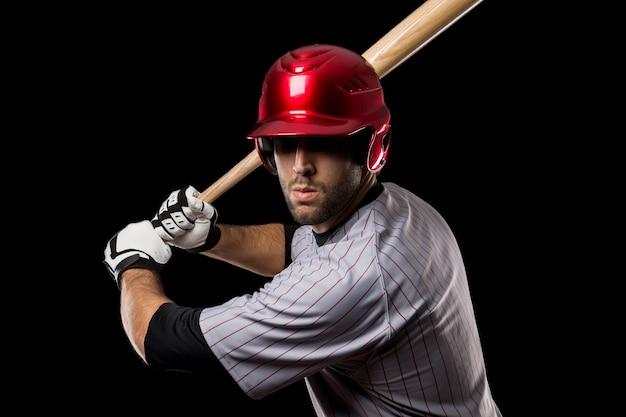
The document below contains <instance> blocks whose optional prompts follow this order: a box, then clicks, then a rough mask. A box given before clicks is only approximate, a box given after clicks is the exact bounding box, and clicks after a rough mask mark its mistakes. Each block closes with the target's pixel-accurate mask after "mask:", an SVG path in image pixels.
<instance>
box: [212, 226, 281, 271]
mask: <svg viewBox="0 0 626 417" xmlns="http://www.w3.org/2000/svg"><path fill="white" fill-rule="evenodd" d="M217 227H219V228H220V229H221V233H222V236H221V238H220V240H219V242H218V243H217V244H216V245H215V246H214V247H213V248H212V249H211V250H209V251H206V252H202V253H203V254H204V255H206V256H208V257H211V258H214V259H219V260H222V261H225V262H228V263H229V264H231V265H235V266H238V267H240V268H243V269H246V270H248V271H252V272H254V273H256V274H259V275H262V276H267V277H270V276H274V275H275V274H277V273H278V272H280V271H282V270H283V269H284V267H285V231H284V226H283V225H282V224H279V223H271V224H264V225H246V226H233V225H223V224H219V225H218V226H217Z"/></svg>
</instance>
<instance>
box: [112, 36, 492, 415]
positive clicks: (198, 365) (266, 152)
mask: <svg viewBox="0 0 626 417" xmlns="http://www.w3.org/2000/svg"><path fill="white" fill-rule="evenodd" d="M390 137H391V126H390V112H389V109H388V108H387V105H386V104H385V101H384V97H383V90H382V87H381V84H380V80H379V77H378V76H377V74H376V72H375V71H374V69H373V68H372V67H371V66H370V65H369V64H368V63H367V61H366V60H365V59H364V58H363V57H362V56H361V55H359V54H357V53H355V52H353V51H350V50H347V49H345V48H342V47H338V46H334V45H310V46H305V47H301V48H298V49H295V50H292V51H289V52H288V53H286V54H285V55H283V56H282V57H280V58H279V59H278V60H277V61H276V62H275V63H274V64H273V65H272V66H271V68H270V69H269V71H268V72H267V74H266V77H265V80H264V83H263V88H262V94H261V97H260V100H259V116H258V120H257V123H256V124H255V125H254V127H253V128H252V130H251V131H250V133H249V135H248V139H250V140H251V141H252V142H253V143H254V145H255V147H256V150H257V151H258V154H259V156H260V158H261V161H262V163H263V165H264V166H265V168H266V169H267V170H268V171H269V172H270V173H271V174H274V175H276V176H277V178H278V181H279V183H280V186H281V189H282V191H283V194H284V197H285V201H286V204H287V207H288V209H289V211H290V213H291V215H292V216H293V220H294V223H293V224H287V225H281V224H266V225H247V226H236V225H227V224H221V223H218V222H217V211H216V208H215V207H214V206H212V205H210V204H207V203H205V202H203V201H201V200H200V199H199V198H198V195H199V193H198V191H197V190H196V189H195V188H194V187H193V186H187V187H185V188H182V189H180V190H176V191H173V192H172V193H171V194H170V195H169V197H168V198H167V199H166V200H165V201H164V202H163V204H162V205H161V207H160V208H159V209H158V211H157V213H156V214H155V215H154V217H152V218H151V219H150V220H148V219H147V220H144V221H140V222H137V223H131V224H129V225H127V226H126V227H124V228H123V229H122V230H121V231H120V232H118V233H117V234H116V235H115V236H113V237H112V238H111V239H110V241H109V242H108V243H107V244H106V247H105V250H104V262H105V265H106V266H107V267H108V270H109V271H110V273H111V275H112V277H113V278H114V280H115V282H116V283H117V285H118V286H119V288H120V291H121V301H120V304H121V316H122V323H123V327H124V329H125V332H126V334H127V336H128V338H129V340H130V341H131V343H132V346H133V347H134V349H135V350H136V351H137V353H138V354H139V355H140V357H141V358H142V359H143V360H144V361H145V362H146V364H148V365H149V366H151V367H153V368H154V369H156V370H162V371H186V372H196V371H197V372H201V371H206V370H211V369H215V368H216V367H223V368H225V369H226V370H227V371H228V374H229V375H230V376H231V377H232V378H233V379H234V381H235V382H236V383H237V385H238V386H239V387H240V388H241V389H242V390H243V391H244V392H245V393H246V394H247V395H248V396H249V397H251V398H253V399H260V398H263V397H265V396H267V395H268V394H270V393H273V392H276V391H277V390H280V389H281V388H283V387H286V386H288V385H289V384H292V383H294V382H296V381H301V380H303V379H304V381H305V383H306V387H307V389H308V392H309V394H310V397H311V400H312V404H313V407H314V409H315V412H316V413H317V415H319V416H383V417H388V416H389V417H390V416H471V417H497V416H501V412H500V410H499V409H498V406H497V405H496V403H495V401H494V399H493V398H492V394H491V390H490V386H489V382H488V379H487V374H486V368H485V362H484V358H483V352H482V346H481V341H480V339H479V334H478V330H477V324H476V319H475V316H474V310H473V305H472V300H471V298H470V291H469V288H468V281H467V277H466V272H465V266H464V264H463V259H462V256H461V252H460V250H459V247H458V245H457V242H456V239H455V237H454V235H453V234H452V232H451V230H450V228H449V226H448V224H446V221H445V220H444V219H443V218H442V216H441V215H440V214H439V213H438V212H437V211H436V210H434V209H433V207H431V206H430V205H429V204H428V203H427V202H425V201H424V200H422V199H421V198H419V197H418V196H416V195H414V194H413V193H411V192H410V191H408V190H406V189H403V188H402V187H400V186H398V185H396V184H394V183H391V182H384V183H383V182H380V181H379V180H378V173H379V172H380V170H381V169H382V168H383V166H384V164H385V161H386V159H387V153H388V151H389V144H390ZM172 248H175V249H172ZM176 250H186V251H189V252H193V253H200V254H202V255H205V256H208V257H211V258H215V259H219V260H222V261H225V262H228V263H230V264H232V265H236V266H238V267H240V268H243V269H246V270H248V271H253V272H255V273H257V274H260V275H263V276H267V277H271V278H270V279H269V281H268V282H267V283H266V284H265V285H264V286H263V287H262V288H259V289H258V290H257V291H255V292H253V293H251V294H247V295H242V296H236V297H234V298H232V299H230V300H229V301H227V302H225V303H223V304H221V305H215V306H209V307H205V308H191V307H185V306H181V305H177V304H176V303H175V302H174V301H173V300H172V299H170V298H168V296H167V295H166V294H165V293H164V290H163V287H162V285H161V283H160V275H159V274H160V271H161V269H162V268H163V267H164V266H165V265H166V264H167V262H168V260H169V259H170V258H171V256H172V254H173V251H174V253H175V251H176ZM209 273H210V271H209Z"/></svg>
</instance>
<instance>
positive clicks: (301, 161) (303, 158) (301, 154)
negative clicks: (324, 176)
mask: <svg viewBox="0 0 626 417" xmlns="http://www.w3.org/2000/svg"><path fill="white" fill-rule="evenodd" d="M293 172H295V173H296V174H298V175H312V174H314V173H315V166H314V164H313V160H312V155H311V152H309V151H308V150H307V147H306V146H303V144H302V143H301V142H300V143H298V145H297V147H296V155H295V157H294V160H293Z"/></svg>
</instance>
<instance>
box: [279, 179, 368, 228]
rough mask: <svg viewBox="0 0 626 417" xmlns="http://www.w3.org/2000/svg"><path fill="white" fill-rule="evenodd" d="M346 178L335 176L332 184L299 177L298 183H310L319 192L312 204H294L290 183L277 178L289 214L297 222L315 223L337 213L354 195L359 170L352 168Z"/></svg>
mask: <svg viewBox="0 0 626 417" xmlns="http://www.w3.org/2000/svg"><path fill="white" fill-rule="evenodd" d="M346 177H347V178H337V179H336V181H335V183H334V184H331V185H328V184H317V183H313V182H312V181H308V180H304V181H301V180H300V179H298V180H296V181H297V183H298V184H303V185H306V184H310V185H312V186H315V188H316V189H317V191H318V192H319V195H318V198H317V199H316V201H315V203H312V204H302V203H297V204H294V203H293V202H292V201H291V200H290V198H289V195H290V190H291V185H293V183H294V182H296V181H294V182H292V183H287V181H286V180H283V179H282V178H280V179H279V181H280V187H281V189H282V191H283V195H284V197H285V201H286V203H287V208H288V209H289V212H290V213H291V216H292V217H293V219H294V220H295V221H296V222H297V223H298V224H306V225H316V224H321V223H324V222H325V221H326V220H328V219H330V218H331V217H332V216H334V215H335V214H337V213H339V212H340V211H341V210H342V209H343V208H344V207H345V206H346V205H347V204H348V203H349V202H350V200H351V199H352V198H353V197H354V195H355V193H356V192H357V190H358V189H359V185H360V183H361V170H360V169H353V170H351V171H349V172H348V174H347V176H346ZM320 197H321V198H320Z"/></svg>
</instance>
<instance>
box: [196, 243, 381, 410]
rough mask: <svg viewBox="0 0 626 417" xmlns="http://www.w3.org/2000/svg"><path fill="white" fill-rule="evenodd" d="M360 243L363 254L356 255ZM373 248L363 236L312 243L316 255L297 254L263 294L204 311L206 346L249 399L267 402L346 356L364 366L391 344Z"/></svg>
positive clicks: (203, 321) (261, 290)
mask: <svg viewBox="0 0 626 417" xmlns="http://www.w3.org/2000/svg"><path fill="white" fill-rule="evenodd" d="M300 238H301V236H300V235H299V234H296V235H295V237H294V239H300ZM362 239H365V240H367V239H373V236H370V237H369V238H367V237H363V238H362ZM361 244H362V245H363V246H362V247H361V248H360V250H361V252H360V253H359V252H358V251H353V250H352V249H355V245H357V246H358V245H361ZM298 247H299V246H298V245H294V248H298ZM372 248H373V245H368V244H367V242H365V241H363V242H359V239H355V240H353V241H351V242H342V243H339V244H332V245H325V246H323V247H321V248H318V247H317V245H316V243H315V242H314V240H311V241H310V247H309V248H308V250H310V251H312V252H311V253H310V254H305V253H306V252H307V250H306V249H305V250H304V251H303V252H299V253H294V252H293V251H292V253H294V255H295V256H294V261H293V262H292V263H291V264H290V265H289V266H288V267H287V268H286V269H285V270H284V271H282V272H281V273H280V274H278V275H276V276H275V277H274V279H273V280H272V281H270V282H269V283H267V284H266V285H265V286H264V287H263V288H261V289H260V290H259V291H257V292H254V293H252V294H250V295H245V296H241V297H236V298H233V299H231V300H230V301H229V302H227V303H225V304H223V305H221V306H216V307H211V308H206V309H204V310H203V311H202V314H201V316H200V327H201V329H202V332H203V334H204V337H205V338H206V340H207V343H208V344H209V346H210V347H211V349H212V350H213V352H214V353H215V355H216V357H217V359H218V360H219V361H220V362H221V363H222V365H223V366H224V368H225V369H226V370H227V371H228V372H229V373H230V375H231V376H232V377H233V379H234V380H235V382H236V383H237V384H238V385H239V387H240V388H241V389H242V390H243V391H244V392H245V393H246V394H247V395H248V396H250V397H252V398H254V399H259V398H262V397H264V396H266V395H268V394H270V393H273V392H275V391H277V390H278V389H280V388H283V387H285V386H287V385H289V384H291V383H293V382H296V381H298V380H301V379H302V378H304V377H306V376H308V375H311V374H313V373H315V372H318V371H320V370H321V369H323V368H325V367H327V366H330V365H332V364H334V363H336V362H338V361H341V360H343V359H346V358H351V360H354V362H355V363H354V366H356V367H358V366H360V364H359V363H358V362H359V359H358V358H359V357H360V356H363V357H365V356H367V355H368V354H369V353H370V352H371V351H372V350H373V349H374V348H375V346H376V345H377V344H379V343H381V340H387V339H388V337H389V333H388V331H389V329H388V326H387V323H388V321H387V304H386V303H387V300H386V297H385V294H384V291H383V288H382V286H381V284H380V282H379V277H380V271H379V270H378V266H377V265H378V264H377V262H376V261H375V257H376V254H375V253H374V250H373V249H372Z"/></svg>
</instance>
